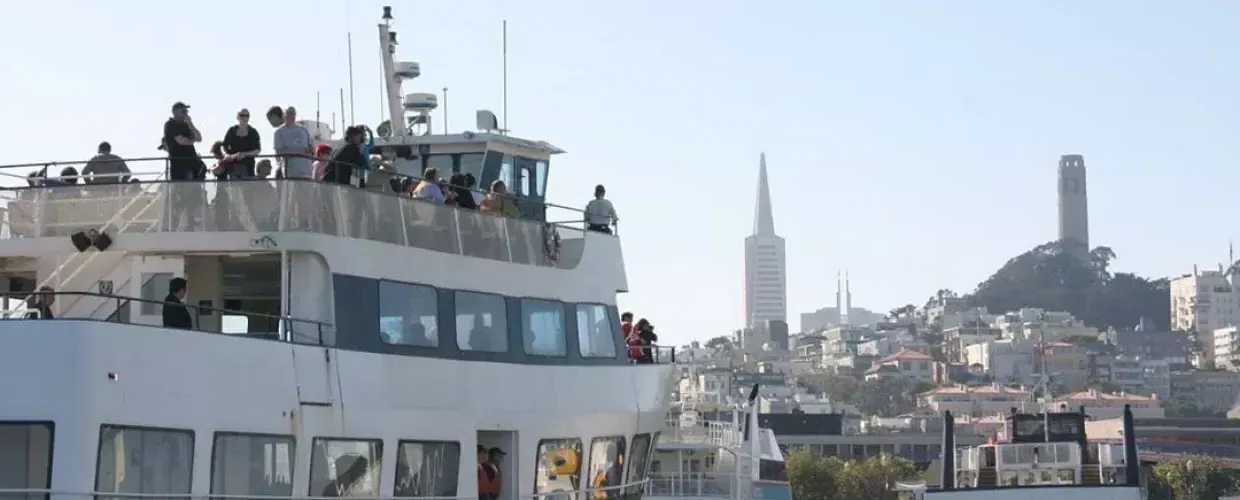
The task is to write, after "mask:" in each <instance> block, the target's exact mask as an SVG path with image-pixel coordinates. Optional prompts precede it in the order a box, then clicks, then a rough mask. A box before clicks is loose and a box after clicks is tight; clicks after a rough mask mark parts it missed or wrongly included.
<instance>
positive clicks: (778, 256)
mask: <svg viewBox="0 0 1240 500" xmlns="http://www.w3.org/2000/svg"><path fill="white" fill-rule="evenodd" d="M787 283H788V270H787V259H786V255H785V251H784V239H783V238H782V237H780V236H779V235H776V234H775V216H774V213H773V211H772V209H771V186H770V183H769V181H768V180H767V173H766V153H763V154H762V157H761V159H760V160H759V163H758V198H757V200H756V202H755V206H754V223H753V233H752V234H750V235H749V236H748V237H746V238H745V326H750V327H752V326H753V325H759V324H763V323H764V322H766V321H771V320H775V321H787V320H788V290H787Z"/></svg>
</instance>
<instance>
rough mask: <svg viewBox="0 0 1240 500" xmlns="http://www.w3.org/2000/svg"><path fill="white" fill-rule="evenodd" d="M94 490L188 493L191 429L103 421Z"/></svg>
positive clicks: (165, 493)
mask: <svg viewBox="0 0 1240 500" xmlns="http://www.w3.org/2000/svg"><path fill="white" fill-rule="evenodd" d="M96 460H97V462H96V463H97V466H96V469H95V491H97V492H101V493H150V494H159V495H187V494H189V490H190V473H191V471H193V469H194V433H193V432H191V431H187V430H175V429H152V428H137V427H121V426H114V425H104V426H101V427H100V429H99V456H98V457H97V458H96Z"/></svg>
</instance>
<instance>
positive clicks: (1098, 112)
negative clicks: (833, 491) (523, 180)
mask: <svg viewBox="0 0 1240 500" xmlns="http://www.w3.org/2000/svg"><path fill="white" fill-rule="evenodd" d="M392 3H394V4H395V6H396V10H395V15H396V18H397V27H396V30H397V31H398V32H399V33H400V40H401V42H402V45H401V48H400V49H399V56H400V59H404V60H415V61H419V62H420V63H421V64H422V69H423V73H424V75H423V77H422V78H420V79H418V80H416V81H414V82H412V83H410V84H406V86H405V91H406V92H414V91H430V92H438V91H439V89H440V88H441V87H443V86H448V87H450V88H451V90H450V106H451V109H450V125H451V128H452V129H454V130H460V129H463V128H465V127H466V126H467V125H472V122H473V111H474V110H475V109H478V108H490V109H493V110H495V111H496V112H497V113H498V112H499V110H500V108H501V85H500V81H501V79H500V39H501V36H500V23H501V20H502V19H505V18H506V19H508V20H509V67H510V77H509V99H510V104H509V109H510V115H509V122H510V125H511V128H512V129H514V134H516V135H519V136H522V137H528V138H532V139H543V140H547V141H550V142H552V143H554V144H556V145H558V146H560V147H562V148H564V149H566V150H567V151H568V154H566V155H563V156H559V157H557V158H555V159H554V160H553V162H552V168H551V176H550V180H549V184H550V188H549V196H550V199H551V200H552V201H554V202H558V203H562V204H571V205H578V206H580V205H584V203H585V202H586V201H587V200H588V199H589V197H590V194H591V189H592V188H593V186H594V184H596V183H604V184H606V185H607V186H608V188H609V194H610V196H611V198H612V199H613V200H614V202H615V203H616V207H617V210H618V212H619V214H620V217H621V234H622V235H623V242H624V249H625V252H626V255H625V257H626V262H625V264H626V267H627V269H628V272H629V283H630V289H631V291H630V292H629V293H628V294H626V295H624V296H622V297H621V298H620V304H621V307H622V308H624V309H630V310H633V311H635V312H636V313H637V314H638V315H639V316H647V317H649V318H651V319H652V320H653V321H654V322H655V323H656V324H657V325H659V330H660V334H661V335H662V336H663V340H664V341H668V340H671V341H676V342H680V341H686V340H688V339H691V338H707V337H711V336H715V335H720V334H724V333H727V332H728V331H730V330H731V329H734V328H737V327H739V326H740V325H741V324H742V315H743V313H742V297H743V288H742V267H743V258H742V252H743V238H744V237H745V235H746V234H747V233H748V232H749V231H750V229H751V228H752V218H753V204H754V194H755V183H756V177H757V164H758V155H759V153H760V152H763V151H765V152H766V153H767V158H768V161H769V167H770V177H771V188H772V191H773V194H774V210H775V218H776V230H777V231H778V232H779V233H780V234H781V235H782V236H784V237H785V238H787V240H788V263H789V268H790V269H789V274H788V281H789V290H788V297H789V303H790V304H789V311H788V312H789V320H790V323H791V326H792V327H793V328H794V329H795V328H796V327H797V326H798V324H799V313H801V312H806V311H810V310H813V309H815V308H817V307H820V306H825V305H831V304H832V303H833V302H834V293H835V274H836V270H837V269H845V268H847V269H849V270H851V274H852V277H853V282H852V288H853V296H854V297H855V301H854V303H855V305H858V306H863V307H868V308H871V309H875V310H879V311H884V310H887V309H889V308H891V307H895V306H898V305H901V304H904V303H908V302H912V303H914V304H918V305H920V304H921V303H922V302H924V300H925V299H926V297H928V296H929V295H930V294H931V293H933V292H934V290H936V289H938V288H943V287H948V288H952V289H955V290H957V291H960V292H966V291H969V290H972V289H973V288H974V287H975V286H976V284H977V283H978V282H980V281H982V280H984V279H985V278H986V277H987V276H989V274H990V273H991V272H992V271H994V270H995V269H997V268H998V267H999V266H1000V265H1002V264H1003V262H1004V261H1006V260H1007V259H1008V258H1009V257H1012V256H1014V255H1016V254H1018V253H1020V252H1022V251H1024V250H1026V249H1028V248H1030V247H1032V246H1034V245H1037V244H1040V243H1043V242H1045V241H1048V240H1051V239H1054V238H1055V232H1056V229H1055V203H1054V200H1055V169H1056V163H1057V161H1058V158H1059V155H1060V154H1064V153H1080V154H1084V155H1085V161H1086V165H1087V167H1088V168H1089V188H1090V192H1089V195H1090V198H1089V202H1090V225H1091V228H1090V229H1091V232H1092V233H1091V238H1092V242H1093V243H1094V244H1095V245H1109V246H1111V247H1113V248H1114V249H1115V251H1116V253H1117V254H1118V256H1119V260H1118V262H1116V264H1115V268H1116V269H1117V270H1125V271H1128V270H1131V271H1136V272H1138V273H1141V274H1144V275H1151V276H1165V275H1170V274H1176V273H1182V272H1187V271H1188V270H1190V269H1191V266H1192V265H1193V264H1194V263H1198V264H1202V265H1214V264H1215V263H1217V262H1219V261H1221V260H1224V259H1225V258H1226V255H1227V254H1226V252H1227V244H1228V241H1229V240H1233V239H1240V222H1238V221H1237V218H1236V216H1235V215H1234V214H1235V213H1236V203H1237V201H1236V200H1237V198H1236V196H1235V194H1234V193H1235V192H1236V189H1235V186H1237V185H1238V184H1237V181H1240V173H1238V172H1240V170H1238V169H1237V163H1238V162H1240V141H1237V132H1240V118H1237V116H1240V97H1237V93H1238V92H1240V69H1238V68H1240V57H1237V55H1236V50H1237V47H1240V30H1237V29H1236V26H1240V2H1235V1H1231V0H1213V1H1210V0H1196V1H1192V2H1155V1H1142V0H1126V1H1120V0H1092V1H1089V2H1082V1H1079V0H1057V1H1049V0H1048V1H1038V2H1016V1H995V0H951V1H933V2H932V1H926V0H908V1H881V0H875V1H850V2H841V1H831V0H818V1H787V2H777V1H761V2H759V1H736V0H716V1H711V2H707V1H705V0H681V1H677V2H669V1H666V0H664V1H659V2H655V1H653V0H627V1H624V2H617V1H612V0H594V1H588V2H581V1H568V0H522V1H516V0H509V1H501V0H492V1H472V2H461V1H438V2H431V1H413V2H392ZM383 4H384V2H375V1H370V0H354V1H345V0H339V1H326V0H301V1H291V0H261V1H238V0H216V1H212V2H198V3H171V4H170V3H167V2H154V1H149V0H124V1H119V2H85V1H81V0H70V1H60V2H50V3H39V2H12V5H7V6H6V7H5V14H4V16H2V17H0V47H5V49H4V56H3V57H0V99H3V102H4V105H3V107H0V110H2V111H3V116H4V120H3V121H2V122H0V136H2V137H5V138H6V140H4V141H3V144H4V145H5V146H6V147H5V148H4V149H5V156H4V158H3V160H2V162H3V163H6V164H7V163H17V162H25V161H43V160H49V159H61V160H64V159H76V158H86V157H89V156H90V155H91V154H92V153H93V152H94V148H95V145H96V144H97V143H98V142H99V141H100V140H105V139H106V140H108V141H111V143H112V144H113V146H114V149H115V152H117V153H118V154H121V155H123V156H127V157H140V156H151V155H157V154H158V152H157V151H155V149H154V146H155V145H156V144H157V138H158V137H159V135H160V133H161V124H162V122H163V120H164V119H165V118H166V116H167V114H168V108H169V106H170V105H171V104H172V102H174V101H177V100H184V101H186V102H188V103H190V104H191V105H193V106H194V109H193V114H194V117H195V122H196V123H197V124H198V125H199V128H201V129H202V130H203V132H204V134H205V135H206V136H207V139H208V142H209V141H210V140H212V139H215V138H218V137H219V136H222V134H223V132H224V130H225V129H226V128H227V127H228V125H230V124H231V122H232V119H233V116H234V114H235V112H236V111H237V109H238V108H241V107H248V108H249V109H251V110H252V111H255V115H256V116H258V115H259V114H261V110H262V109H265V108H266V107H268V106H270V105H272V104H293V105H296V106H298V107H299V108H300V109H301V110H302V115H303V118H309V117H312V116H313V110H314V109H315V93H316V91H321V92H322V93H323V99H322V103H323V109H322V116H323V121H328V119H329V117H330V115H331V113H332V112H333V111H335V112H337V113H339V108H340V103H339V89H340V88H341V87H345V86H347V82H348V72H347V64H346V60H347V59H346V50H345V40H346V33H347V32H349V31H350V30H352V32H353V34H354V46H355V67H356V71H355V76H354V79H355V82H356V86H355V94H356V104H357V109H356V111H355V113H356V117H357V121H358V122H363V123H371V124H372V125H373V122H374V121H377V120H376V118H377V117H378V116H379V113H380V105H381V104H380V96H379V79H378V71H379V69H378V46H377V42H376V38H377V36H376V30H375V24H376V22H377V20H378V17H379V15H380V13H381V11H380V8H379V7H380V6H381V5H383ZM437 116H438V114H437ZM260 131H262V132H263V133H264V134H265V138H266V139H267V140H265V145H266V146H269V145H270V144H271V142H270V140H269V138H270V135H269V133H270V131H269V130H268V129H267V128H266V126H265V125H264V126H263V127H262V128H260ZM205 150H206V148H205V146H203V147H201V148H200V151H204V152H205ZM151 168H157V167H156V166H154V165H151ZM18 173H19V174H24V173H25V172H18ZM408 264H409V265H417V263H416V262H410V263H408Z"/></svg>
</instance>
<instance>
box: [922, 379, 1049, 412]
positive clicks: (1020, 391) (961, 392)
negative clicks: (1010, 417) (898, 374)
mask: <svg viewBox="0 0 1240 500" xmlns="http://www.w3.org/2000/svg"><path fill="white" fill-rule="evenodd" d="M1028 402H1030V393H1029V391H1028V390H1026V389H1024V388H1015V387H1007V386H1004V385H1001V384H997V383H995V384H988V385H982V386H973V387H970V386H965V385H956V386H948V387H936V388H934V389H931V390H929V391H926V392H923V393H921V394H918V395H917V403H918V406H920V407H921V408H924V409H926V410H929V411H931V412H934V413H935V414H942V413H943V412H945V411H950V412H952V414H953V415H968V416H971V417H984V416H991V415H996V414H1007V413H1008V412H1009V411H1011V409H1012V408H1019V407H1023V406H1025V405H1026V404H1027V403H1028Z"/></svg>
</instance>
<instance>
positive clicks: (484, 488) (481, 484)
mask: <svg viewBox="0 0 1240 500" xmlns="http://www.w3.org/2000/svg"><path fill="white" fill-rule="evenodd" d="M493 477H494V476H492V474H491V468H490V466H489V465H487V447H486V446H482V445H478V500H491V493H490V492H491V490H492V488H491V481H492V478H493ZM495 490H496V491H498V488H495Z"/></svg>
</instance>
